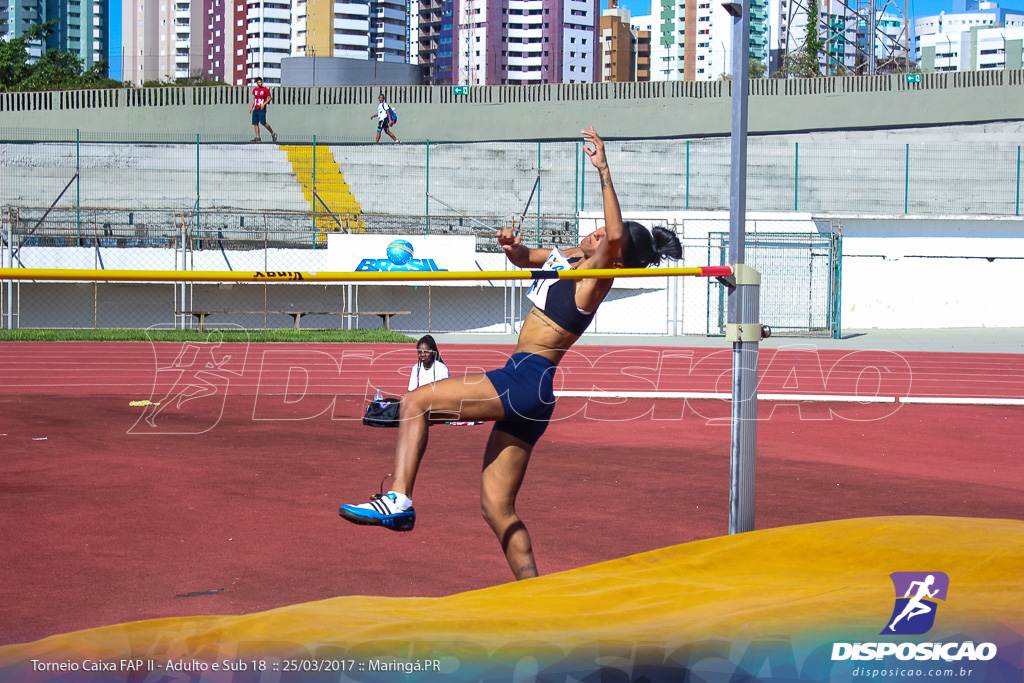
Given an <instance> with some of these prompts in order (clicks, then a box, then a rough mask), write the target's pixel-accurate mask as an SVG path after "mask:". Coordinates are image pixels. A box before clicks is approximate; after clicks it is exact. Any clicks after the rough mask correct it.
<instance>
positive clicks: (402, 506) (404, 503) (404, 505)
mask: <svg viewBox="0 0 1024 683" xmlns="http://www.w3.org/2000/svg"><path fill="white" fill-rule="evenodd" d="M388 493H389V494H390V493H393V494H395V504H396V505H398V509H399V510H400V511H405V510H408V509H409V508H411V507H412V499H411V498H409V496H407V495H405V494H404V493H399V492H398V491H388Z"/></svg>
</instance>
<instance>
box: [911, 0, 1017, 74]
mask: <svg viewBox="0 0 1024 683" xmlns="http://www.w3.org/2000/svg"><path fill="white" fill-rule="evenodd" d="M1022 41H1024V10H1019V9H1011V8H1005V7H1000V6H999V4H998V3H996V2H985V1H984V0H982V1H979V0H954V3H953V11H952V12H950V13H949V14H947V13H945V12H940V13H939V14H937V15H932V16H926V17H918V18H916V19H915V20H914V51H913V52H914V61H916V62H917V64H918V65H919V66H920V67H921V70H922V71H926V72H928V71H980V70H985V69H1019V68H1021V45H1022Z"/></svg>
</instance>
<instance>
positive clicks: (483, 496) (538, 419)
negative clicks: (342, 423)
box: [339, 127, 682, 579]
mask: <svg viewBox="0 0 1024 683" xmlns="http://www.w3.org/2000/svg"><path fill="white" fill-rule="evenodd" d="M581 132H582V133H583V138H584V141H585V144H584V150H585V151H586V153H587V156H588V157H590V162H591V163H592V164H593V165H594V167H595V168H596V169H597V172H598V174H599V176H600V180H601V192H602V200H603V205H604V221H605V224H604V227H601V228H598V229H597V230H595V231H594V232H592V233H591V234H590V235H588V236H587V237H585V238H584V239H583V240H582V241H581V242H580V245H579V246H578V247H576V248H572V249H567V250H566V251H565V252H564V253H563V252H561V251H560V250H558V249H553V250H545V249H528V248H527V247H525V246H523V244H522V243H521V239H520V237H518V236H516V235H515V234H514V232H513V231H512V230H511V229H508V228H505V229H502V230H499V231H498V243H499V244H500V245H501V246H502V248H503V249H504V250H505V255H506V256H507V257H508V259H509V261H511V262H512V263H513V264H514V265H516V266H519V267H520V268H542V269H547V270H563V269H568V268H580V269H597V268H619V267H627V268H646V267H648V266H651V265H654V264H656V263H658V262H660V261H661V260H662V259H664V258H668V259H678V258H681V256H682V247H681V245H680V244H679V239H678V238H677V237H676V236H675V235H674V234H673V233H672V232H671V231H669V230H666V229H665V228H655V229H654V232H653V234H652V233H651V232H650V231H648V230H647V229H646V228H644V227H643V226H642V225H640V224H638V223H633V222H629V223H625V224H624V223H623V221H622V214H621V212H620V209H619V200H618V197H616V195H615V189H614V188H613V187H612V177H611V173H610V171H609V170H608V160H607V159H606V158H605V152H604V141H603V140H601V138H600V136H599V135H598V134H597V132H595V131H594V128H593V127H590V128H588V129H586V130H584V131H581ZM611 286H612V280H611V279H594V278H587V279H580V280H568V279H565V280H563V279H541V280H536V281H534V285H533V286H532V287H531V288H530V291H529V296H530V298H531V300H532V301H533V302H534V308H533V309H532V310H531V311H530V313H529V314H528V315H527V317H526V320H525V322H524V323H523V327H522V330H521V331H520V333H519V341H518V343H517V344H516V348H515V351H514V353H513V355H512V357H511V358H510V359H509V361H508V363H507V364H506V365H505V367H504V368H502V369H500V370H492V371H491V372H487V373H484V374H473V375H466V376H463V377H454V378H451V379H446V380H442V381H440V382H437V383H435V384H431V385H429V386H426V387H420V388H419V389H416V390H415V391H412V392H410V393H408V394H406V395H405V397H404V398H403V399H402V409H401V424H400V426H399V429H398V445H397V447H396V449H395V468H394V477H395V479H394V482H393V484H392V487H391V490H390V491H388V492H387V493H386V494H384V495H374V496H373V498H372V499H371V500H370V502H369V503H363V504H361V505H342V506H341V509H340V510H339V514H340V515H341V516H342V517H343V518H344V519H346V520H348V521H350V522H353V523H356V524H367V525H374V526H383V527H385V528H389V529H392V530H395V531H409V530H411V529H412V528H413V525H414V524H415V522H416V512H415V510H414V509H413V506H412V500H411V496H412V492H413V484H414V483H415V481H416V473H417V471H418V469H419V465H420V460H421V459H422V458H423V453H424V452H425V451H426V448H427V435H428V425H429V424H430V423H431V422H432V421H434V422H438V421H448V420H485V421H491V422H494V423H495V424H494V429H493V430H492V431H491V436H490V439H489V440H488V442H487V447H486V450H485V451H484V467H483V473H482V481H481V489H480V504H481V508H482V511H483V516H484V519H485V520H486V521H487V523H488V524H489V525H490V527H491V530H492V531H493V532H494V534H495V536H497V538H498V541H499V543H500V544H501V548H502V550H503V551H504V553H505V558H506V560H507V561H508V564H509V567H511V569H512V573H513V574H514V575H515V577H516V578H517V579H525V578H529V577H533V576H537V566H536V564H535V562H534V556H533V546H532V544H531V541H530V534H529V533H528V532H527V530H526V526H525V525H524V524H523V522H522V520H521V519H520V518H519V516H518V515H517V514H516V509H515V502H516V494H517V493H518V491H519V487H520V485H521V484H522V483H523V477H524V475H525V474H526V466H527V464H528V463H529V462H530V455H531V454H532V453H533V448H534V446H535V445H536V444H537V441H538V440H539V439H540V437H541V435H542V434H543V433H544V430H545V429H547V426H548V422H549V420H550V419H551V415H552V413H553V412H554V409H555V397H554V389H553V387H554V375H555V371H556V369H557V367H558V363H559V362H560V361H561V360H562V358H563V356H565V354H566V352H567V351H568V350H569V349H570V348H571V347H572V345H573V344H575V343H576V341H577V340H578V339H579V338H580V336H581V335H582V334H583V332H584V331H585V330H586V329H587V326H588V325H590V322H591V320H593V318H594V313H595V312H596V311H597V307H598V306H600V305H601V302H602V301H603V300H604V298H605V296H607V294H608V292H609V290H610V289H611Z"/></svg>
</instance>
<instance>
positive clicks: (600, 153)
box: [580, 126, 608, 171]
mask: <svg viewBox="0 0 1024 683" xmlns="http://www.w3.org/2000/svg"><path fill="white" fill-rule="evenodd" d="M580 132H581V133H583V151H584V152H585V153H586V155H587V156H588V157H590V163H592V164H594V168H596V169H597V170H599V171H601V170H604V169H606V168H608V159H606V158H605V156H604V140H602V139H601V136H600V135H598V134H597V131H596V130H594V127H593V126H591V127H590V128H584V129H583V130H581V131H580ZM587 145H593V146H594V148H593V149H591V148H590V147H588V146H587Z"/></svg>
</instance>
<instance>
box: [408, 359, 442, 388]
mask: <svg viewBox="0 0 1024 683" xmlns="http://www.w3.org/2000/svg"><path fill="white" fill-rule="evenodd" d="M439 379H448V366H447V365H445V364H444V363H442V362H441V361H439V360H435V361H434V363H433V365H431V366H430V367H429V368H424V367H423V363H417V364H416V365H414V366H412V374H411V375H409V391H412V390H413V389H415V388H417V387H421V386H423V385H424V384H430V383H431V382H436V381H437V380H439Z"/></svg>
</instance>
